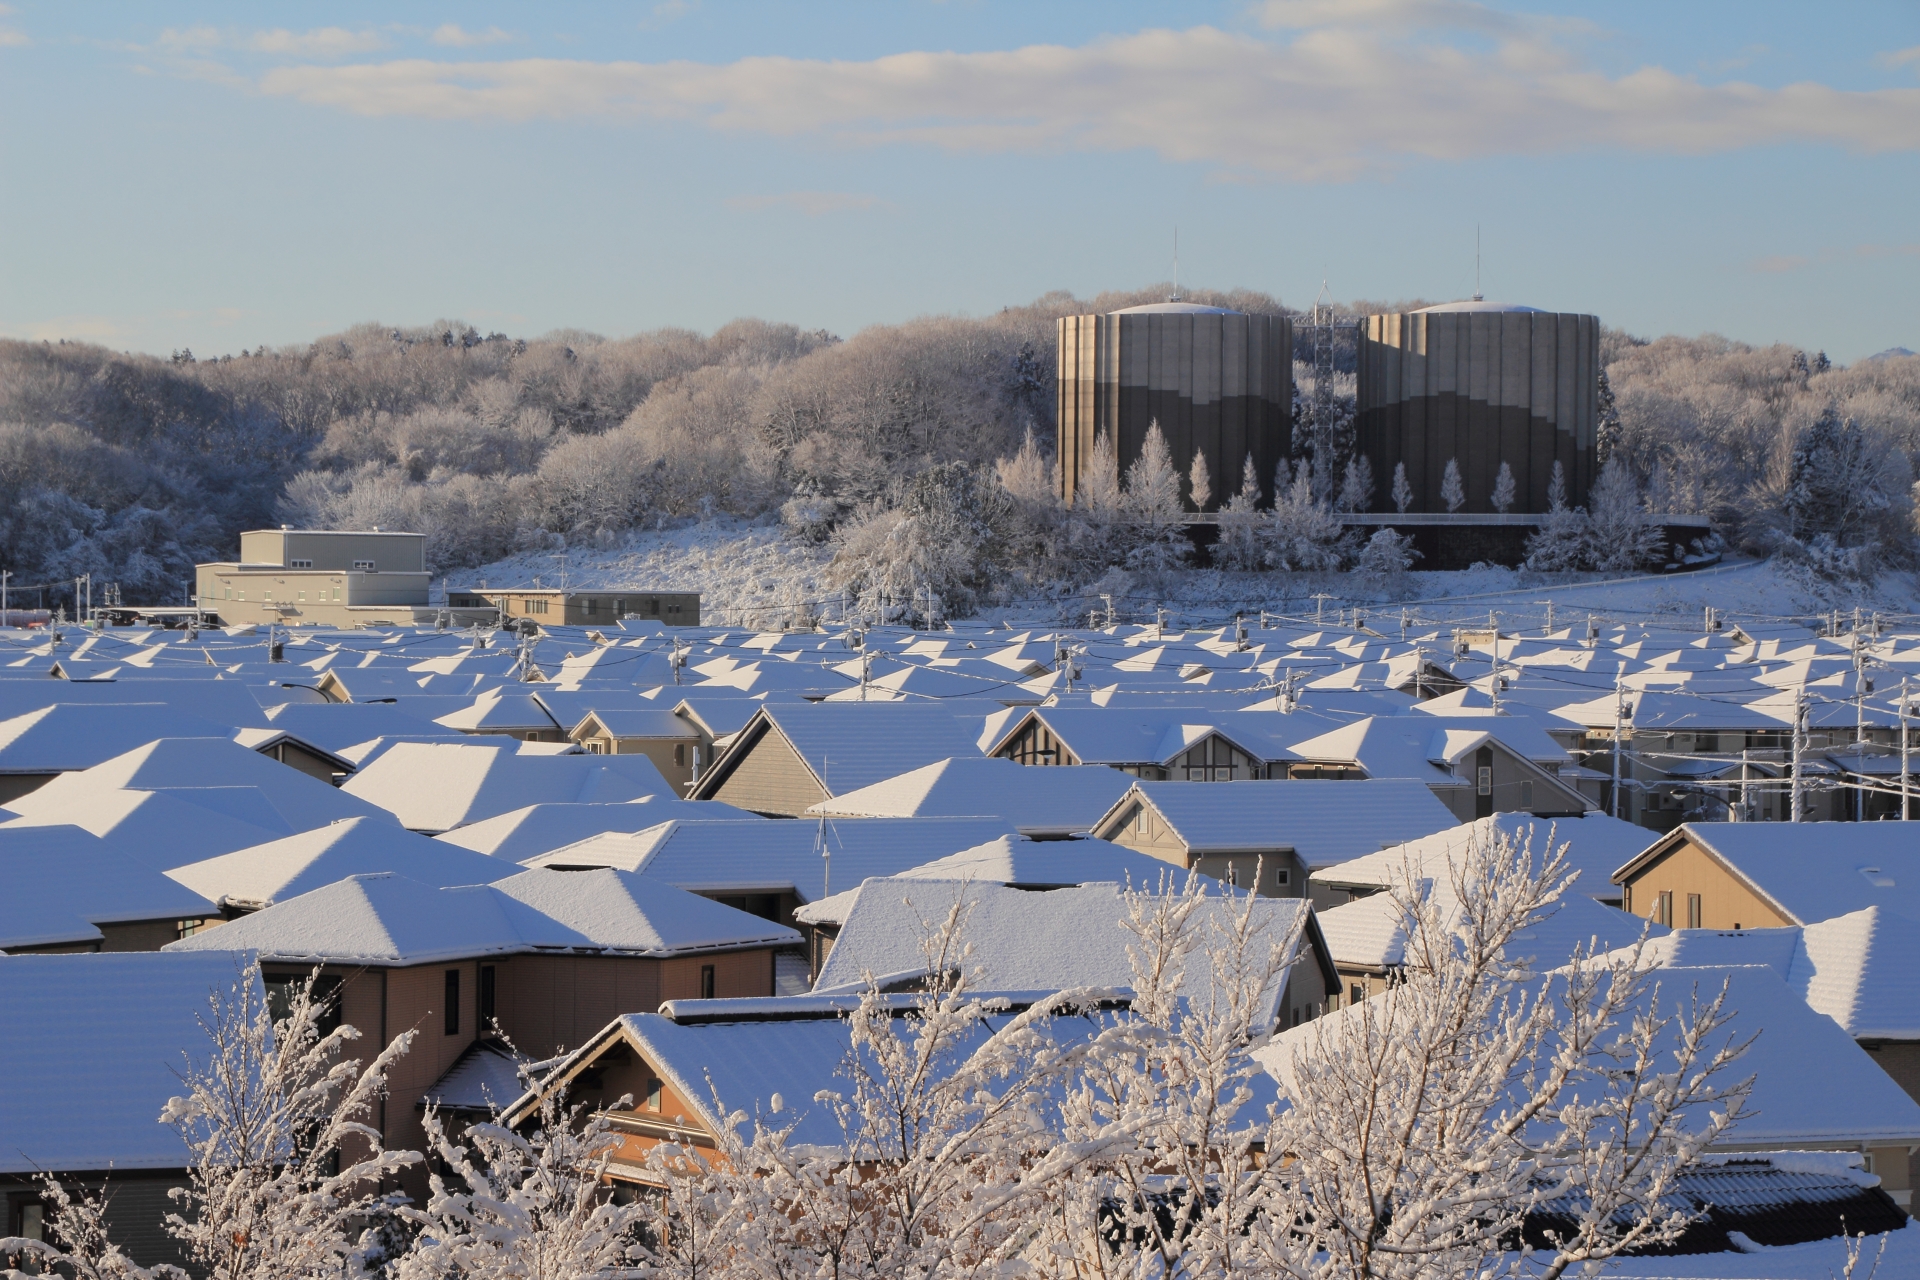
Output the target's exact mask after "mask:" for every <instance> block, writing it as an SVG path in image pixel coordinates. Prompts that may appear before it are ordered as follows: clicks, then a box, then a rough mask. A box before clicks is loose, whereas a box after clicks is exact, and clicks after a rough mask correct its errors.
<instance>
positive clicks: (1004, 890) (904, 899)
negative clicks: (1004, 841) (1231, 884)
mask: <svg viewBox="0 0 1920 1280" xmlns="http://www.w3.org/2000/svg"><path fill="white" fill-rule="evenodd" d="M1209 883H1211V882H1209ZM1227 892H1228V891H1227V890H1226V889H1225V888H1224V887H1222V886H1218V885H1215V886H1214V888H1213V890H1212V891H1211V892H1209V893H1208V896H1207V900H1206V902H1205V903H1204V904H1203V906H1202V907H1201V908H1200V910H1201V912H1202V913H1203V914H1214V915H1224V913H1226V912H1229V911H1232V910H1233V909H1234V907H1233V905H1232V903H1231V902H1230V901H1229V900H1228V899H1227V897H1226V896H1224V895H1225V894H1226V893H1227ZM956 905H959V906H960V907H961V909H962V910H963V911H964V912H965V925H964V933H963V937H964V939H965V942H966V944H967V947H968V952H967V955H966V957H965V959H964V961H961V962H960V963H961V964H963V966H964V968H965V970H966V980H967V985H968V987H970V988H971V989H972V990H974V991H977V992H988V991H1010V992H1025V993H1029V994H1038V993H1044V992H1051V991H1061V990H1068V989H1073V988H1079V987H1094V988H1102V989H1109V988H1130V987H1131V986H1132V984H1133V972H1134V971H1133V966H1132V961H1131V960H1130V959H1129V958H1128V954H1127V953H1128V947H1129V944H1132V945H1133V946H1135V947H1137V946H1138V945H1139V939H1138V938H1137V937H1135V936H1134V935H1133V934H1132V933H1130V932H1129V931H1128V930H1127V928H1126V927H1125V920H1126V917H1127V910H1128V908H1127V904H1126V901H1125V899H1124V898H1123V897H1122V895H1121V891H1120V886H1119V885H1117V884H1114V883H1112V882H1110V881H1109V882H1105V883H1099V882H1095V883H1091V884H1080V885H1068V886H1063V887H1061V888H1057V889H1023V888H1015V887H1012V886H1009V885H1001V884H991V883H982V882H976V881H971V880H930V879H924V878H913V879H906V880H894V879H884V878H881V879H874V880H869V881H867V882H866V883H864V884H862V885H861V886H860V896H859V899H858V901H856V902H855V903H854V905H853V909H852V910H851V911H849V912H848V913H847V918H846V920H845V922H844V923H842V925H841V926H840V933H839V936H838V938H837V939H836V940H835V942H834V945H833V950H832V953H831V954H830V955H829V956H828V957H827V961H826V964H825V965H824V966H823V967H822V968H821V970H820V977H819V980H818V981H817V982H816V983H815V984H814V994H815V995H853V994H858V993H859V992H861V991H863V990H865V989H866V987H867V985H868V979H869V977H870V976H871V977H872V979H873V981H876V982H878V983H879V984H880V986H881V989H882V990H916V989H919V988H920V987H921V986H924V985H925V983H926V982H927V980H928V978H929V976H930V975H929V973H928V970H927V963H928V961H927V956H926V952H925V949H924V947H923V943H924V942H925V940H926V937H927V935H928V931H929V930H928V925H929V922H931V924H932V927H933V928H934V929H936V930H937V929H938V928H939V925H940V923H941V921H942V920H943V919H944V918H945V917H946V915H947V913H948V911H949V910H950V909H952V908H953V907H954V906H956ZM1253 927H1254V929H1255V930H1257V931H1258V932H1260V933H1262V934H1263V935H1265V937H1266V938H1267V939H1269V940H1270V941H1271V943H1272V945H1275V946H1280V945H1284V946H1285V947H1286V949H1287V955H1288V959H1289V960H1291V959H1292V958H1293V956H1295V955H1296V954H1297V956H1298V963H1295V964H1292V966H1291V968H1289V969H1287V970H1285V971H1284V972H1283V975H1282V976H1281V977H1280V978H1279V979H1277V980H1276V981H1275V982H1274V983H1273V984H1272V985H1271V986H1270V987H1269V988H1268V989H1267V990H1265V991H1263V992H1262V998H1263V999H1264V1000H1265V1001H1266V1004H1265V1005H1264V1010H1263V1012H1262V1013H1261V1014H1260V1015H1259V1016H1258V1017H1256V1018H1255V1019H1254V1022H1255V1025H1257V1026H1265V1027H1274V1026H1287V1025H1293V1026H1298V1025H1299V1024H1300V1023H1301V1022H1303V1021H1305V1020H1307V1019H1310V1018H1314V1017H1317V1016H1318V1015H1319V1014H1320V1013H1321V1012H1322V1011H1323V1010H1324V1009H1325V1008H1326V1007H1327V1003H1328V1001H1329V1000H1332V999H1335V998H1337V997H1338V995H1339V991H1340V987H1339V983H1338V981H1337V978H1336V975H1335V971H1334V967H1333V963H1332V959H1331V957H1330V956H1329V954H1328V951H1327V948H1326V943H1325V940H1324V939H1322V938H1321V936H1320V931H1319V928H1318V926H1317V925H1316V924H1315V923H1314V912H1313V909H1312V907H1311V906H1310V905H1309V904H1307V903H1305V902H1303V901H1300V900H1298V899H1294V900H1291V901H1289V900H1264V899H1263V900H1261V901H1259V902H1257V903H1256V904H1255V920H1254V924H1253ZM1260 945H1261V946H1262V947H1264V946H1265V945H1266V944H1264V943H1263V944H1260ZM1185 965H1186V969H1185V976H1184V978H1183V979H1182V981H1181V984H1180V995H1181V996H1182V997H1183V998H1185V999H1187V1000H1190V1001H1192V1002H1194V1003H1196V1004H1198V1005H1201V1006H1204V1005H1206V1003H1207V1001H1208V999H1209V994H1210V993H1211V992H1212V990H1213V984H1214V974H1213V967H1212V960H1211V959H1210V958H1209V957H1208V955H1207V954H1206V952H1205V950H1204V949H1196V950H1194V951H1192V952H1190V953H1188V955H1187V957H1186V960H1185Z"/></svg>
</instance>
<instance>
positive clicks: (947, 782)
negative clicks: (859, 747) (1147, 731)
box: [807, 756, 1132, 835]
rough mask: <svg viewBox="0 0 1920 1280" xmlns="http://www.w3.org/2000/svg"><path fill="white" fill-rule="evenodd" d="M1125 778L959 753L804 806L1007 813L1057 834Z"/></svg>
mask: <svg viewBox="0 0 1920 1280" xmlns="http://www.w3.org/2000/svg"><path fill="white" fill-rule="evenodd" d="M1131 781H1132V779H1130V778H1128V777H1127V776H1126V775H1125V774H1123V773H1120V772H1119V771H1117V770H1114V769H1109V768H1107V767H1105V766H1104V765H1083V766H1079V767H1072V766H1068V767H1058V766H1056V767H1051V768H1044V769H1037V768H1030V767H1028V766H1026V765H1022V764H1017V763H1015V762H1014V761H1012V760H1002V759H995V758H988V757H984V756H963V757H959V758H953V759H947V760H937V761H935V762H934V763H932V764H929V765H923V766H922V767H920V768H918V769H913V770H910V771H908V772H906V773H903V774H900V775H899V776H898V777H894V778H888V779H887V780H886V781H884V782H876V783H874V784H873V785H872V786H868V787H861V788H859V789H858V790H856V791H848V792H842V793H841V794H839V795H837V796H834V797H833V798H831V799H828V800H823V801H821V802H820V803H819V804H816V805H814V806H813V807H812V808H810V809H808V810H807V812H808V813H824V814H834V815H840V816H845V817H860V818H918V817H965V816H970V815H985V816H990V817H997V818H1005V819H1006V820H1007V821H1008V822H1011V823H1012V824H1013V825H1014V826H1015V827H1016V828H1017V829H1018V830H1020V831H1021V832H1022V833H1023V834H1027V835H1034V834H1061V833H1065V832H1069V831H1088V830H1091V829H1092V827H1093V824H1094V823H1096V822H1098V821H1099V820H1100V817H1101V815H1102V814H1104V813H1106V811H1107V810H1108V809H1109V808H1111V807H1112V806H1113V803H1114V801H1115V800H1117V799H1119V798H1120V796H1122V795H1123V794H1125V792H1126V790H1127V787H1128V785H1129V784H1130V783H1131Z"/></svg>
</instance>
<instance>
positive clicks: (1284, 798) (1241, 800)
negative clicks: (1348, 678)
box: [1095, 778, 1459, 867]
mask: <svg viewBox="0 0 1920 1280" xmlns="http://www.w3.org/2000/svg"><path fill="white" fill-rule="evenodd" d="M1136 801H1137V802H1140V803H1145V804H1149V805H1151V806H1153V810H1154V812H1155V813H1157V814H1158V815H1159V816H1160V817H1161V818H1162V819H1163V820H1164V821H1165V822H1166V824H1167V825H1168V826H1169V827H1171V828H1172V829H1173V831H1174V833H1175V834H1176V835H1178V836H1179V837H1180V839H1181V841H1182V842H1184V843H1185V844H1186V846H1187V848H1188V850H1189V852H1190V853H1192V854H1195V855H1205V854H1214V853H1245V852H1253V851H1258V850H1263V849H1278V848H1290V849H1292V850H1293V851H1294V853H1295V855H1296V856H1298V857H1299V859H1300V860H1301V861H1302V862H1303V863H1305V864H1306V865H1307V866H1309V867H1325V866H1330V865H1332V864H1334V863H1338V862H1345V861H1347V860H1349V859H1351V858H1356V857H1360V856H1362V855H1363V854H1367V853H1372V852H1374V851H1375V850H1377V849H1380V848H1382V847H1383V846H1385V845H1388V844H1396V845H1397V844H1399V843H1401V842H1404V841H1407V840H1417V839H1419V838H1420V837H1422V836H1427V835H1431V834H1433V833H1434V832H1437V831H1444V830H1445V829H1446V828H1448V827H1450V826H1453V825H1454V824H1455V823H1457V822H1458V821H1459V819H1457V818H1456V817H1454V814H1453V811H1452V810H1451V809H1449V808H1447V806H1446V805H1444V804H1442V803H1441V802H1440V801H1439V800H1438V799H1437V798H1436V797H1435V796H1434V794H1433V791H1432V789H1431V788H1429V787H1428V786H1427V785H1426V783H1424V782H1421V781H1416V780H1413V779H1408V778H1383V779H1369V780H1366V781H1352V782H1313V781H1257V780H1256V781H1248V782H1136V783H1134V784H1133V785H1132V786H1131V787H1130V788H1129V789H1128V790H1127V792H1126V794H1125V795H1123V796H1122V797H1121V798H1120V799H1119V800H1117V801H1115V802H1114V805H1113V807H1112V808H1111V809H1109V810H1108V811H1107V813H1106V815H1105V816H1103V817H1102V818H1101V820H1100V822H1099V823H1098V824H1097V825H1096V828H1095V830H1096V831H1097V832H1098V833H1099V834H1100V835H1102V836H1105V837H1106V838H1108V839H1112V838H1113V837H1114V836H1115V835H1117V834H1118V833H1119V831H1120V828H1121V826H1122V825H1123V823H1124V821H1125V815H1126V813H1128V812H1129V811H1130V809H1131V806H1132V805H1133V804H1134V803H1135V802H1136Z"/></svg>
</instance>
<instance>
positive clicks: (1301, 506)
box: [1265, 461, 1341, 572]
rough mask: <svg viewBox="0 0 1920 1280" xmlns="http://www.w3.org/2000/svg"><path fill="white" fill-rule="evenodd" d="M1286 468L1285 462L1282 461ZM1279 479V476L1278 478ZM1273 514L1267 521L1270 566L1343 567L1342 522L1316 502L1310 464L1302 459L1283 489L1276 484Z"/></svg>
mask: <svg viewBox="0 0 1920 1280" xmlns="http://www.w3.org/2000/svg"><path fill="white" fill-rule="evenodd" d="M1280 465H1281V467H1282V469H1284V468H1285V467H1286V465H1287V464H1286V463H1285V462H1284V461H1282V462H1281V464H1280ZM1275 479H1276V481H1277V480H1278V477H1277V476H1276V477H1275ZM1275 488H1276V490H1277V492H1276V494H1275V496H1274V502H1273V513H1272V515H1271V516H1270V517H1269V518H1268V520H1267V524H1266V529H1265V533H1266V548H1265V558H1266V563H1267V565H1268V567H1270V568H1274V569H1279V570H1282V571H1291V572H1325V571H1328V570H1333V569H1338V568H1339V567H1340V534H1341V527H1340V522H1339V520H1337V519H1336V518H1335V517H1334V515H1333V512H1332V511H1330V510H1329V509H1328V508H1326V507H1325V506H1322V505H1321V504H1320V503H1318V502H1316V501H1314V497H1313V479H1312V473H1311V470H1310V466H1309V464H1308V463H1307V462H1306V461H1302V462H1301V464H1300V465H1299V467H1298V468H1296V469H1295V471H1294V475H1293V480H1292V482H1291V483H1290V484H1287V485H1286V486H1285V487H1284V488H1282V487H1281V486H1279V485H1278V484H1276V485H1275Z"/></svg>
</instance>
